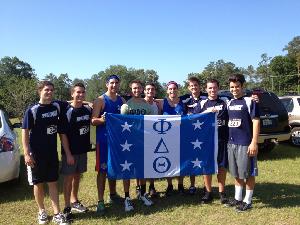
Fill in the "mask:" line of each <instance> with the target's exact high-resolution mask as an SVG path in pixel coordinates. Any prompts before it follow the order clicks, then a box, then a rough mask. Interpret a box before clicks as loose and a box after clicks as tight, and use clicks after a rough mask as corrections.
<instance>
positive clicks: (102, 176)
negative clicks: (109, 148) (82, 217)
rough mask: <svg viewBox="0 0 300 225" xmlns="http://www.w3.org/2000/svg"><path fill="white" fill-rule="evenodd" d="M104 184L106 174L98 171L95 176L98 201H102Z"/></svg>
mask: <svg viewBox="0 0 300 225" xmlns="http://www.w3.org/2000/svg"><path fill="white" fill-rule="evenodd" d="M105 182H106V173H105V172H103V171H99V172H98V174H97V189H98V200H99V201H103V200H104V190H105Z"/></svg>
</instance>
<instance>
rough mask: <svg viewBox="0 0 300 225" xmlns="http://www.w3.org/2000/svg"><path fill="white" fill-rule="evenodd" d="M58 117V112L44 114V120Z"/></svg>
mask: <svg viewBox="0 0 300 225" xmlns="http://www.w3.org/2000/svg"><path fill="white" fill-rule="evenodd" d="M56 116H57V110H55V111H52V112H47V113H43V114H42V118H50V117H56Z"/></svg>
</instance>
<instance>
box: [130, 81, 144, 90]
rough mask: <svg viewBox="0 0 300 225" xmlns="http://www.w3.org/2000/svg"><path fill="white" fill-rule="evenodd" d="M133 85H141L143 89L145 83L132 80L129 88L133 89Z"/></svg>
mask: <svg viewBox="0 0 300 225" xmlns="http://www.w3.org/2000/svg"><path fill="white" fill-rule="evenodd" d="M132 84H140V85H141V86H142V87H143V83H142V81H140V80H132V81H131V82H130V83H129V87H130V88H131V86H132Z"/></svg>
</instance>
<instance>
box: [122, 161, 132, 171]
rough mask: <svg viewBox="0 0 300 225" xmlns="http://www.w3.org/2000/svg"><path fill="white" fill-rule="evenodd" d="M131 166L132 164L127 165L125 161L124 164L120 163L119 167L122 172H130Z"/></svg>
mask: <svg viewBox="0 0 300 225" xmlns="http://www.w3.org/2000/svg"><path fill="white" fill-rule="evenodd" d="M131 165H132V163H128V162H127V160H125V162H124V163H120V166H122V167H123V168H122V171H125V170H128V171H130V168H129V167H130V166H131Z"/></svg>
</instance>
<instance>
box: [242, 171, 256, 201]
mask: <svg viewBox="0 0 300 225" xmlns="http://www.w3.org/2000/svg"><path fill="white" fill-rule="evenodd" d="M254 186H255V177H254V176H251V177H249V178H248V179H247V180H246V195H245V198H244V202H246V203H247V204H251V203H252V196H253V190H254Z"/></svg>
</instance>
